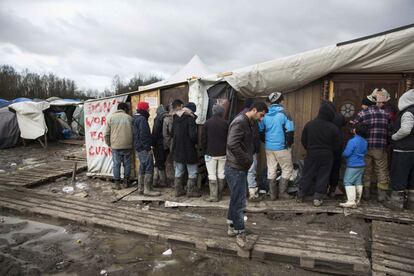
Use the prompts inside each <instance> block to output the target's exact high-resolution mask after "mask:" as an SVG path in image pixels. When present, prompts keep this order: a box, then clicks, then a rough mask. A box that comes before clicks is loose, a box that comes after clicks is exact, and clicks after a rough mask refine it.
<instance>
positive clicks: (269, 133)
mask: <svg viewBox="0 0 414 276" xmlns="http://www.w3.org/2000/svg"><path fill="white" fill-rule="evenodd" d="M283 100H284V98H283V95H282V93H280V92H273V93H271V94H270V95H269V97H268V101H269V102H270V107H269V112H268V113H266V115H265V117H264V119H263V120H262V121H261V122H260V123H259V131H260V132H261V133H264V134H265V148H266V160H267V179H268V181H269V189H270V198H271V199H272V200H275V199H276V198H278V197H279V199H289V198H290V196H289V194H288V193H287V188H288V184H289V179H290V177H291V176H292V172H293V163H292V152H291V149H290V148H291V146H292V144H293V135H294V126H293V121H292V119H291V118H290V117H289V116H288V115H287V114H286V112H285V110H284V107H283V105H282V104H283ZM278 164H279V165H280V167H281V169H282V178H281V179H280V181H279V191H278V189H277V181H276V171H277V165H278Z"/></svg>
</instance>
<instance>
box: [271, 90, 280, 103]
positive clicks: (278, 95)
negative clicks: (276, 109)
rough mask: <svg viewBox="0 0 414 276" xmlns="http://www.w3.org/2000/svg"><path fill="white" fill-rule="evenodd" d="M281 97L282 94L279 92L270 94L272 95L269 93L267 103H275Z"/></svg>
mask: <svg viewBox="0 0 414 276" xmlns="http://www.w3.org/2000/svg"><path fill="white" fill-rule="evenodd" d="M281 96H282V93H280V92H272V93H270V95H269V97H268V99H269V102H270V103H275V102H277V101H278V100H279V99H280V97H281Z"/></svg>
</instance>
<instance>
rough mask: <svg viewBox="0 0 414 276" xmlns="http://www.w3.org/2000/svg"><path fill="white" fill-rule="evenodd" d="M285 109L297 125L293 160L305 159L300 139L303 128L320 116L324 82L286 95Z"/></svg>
mask: <svg viewBox="0 0 414 276" xmlns="http://www.w3.org/2000/svg"><path fill="white" fill-rule="evenodd" d="M284 96H285V104H284V106H285V108H286V110H287V112H288V114H290V116H291V117H292V119H293V122H294V124H295V143H294V145H293V147H292V154H293V159H294V160H297V159H303V158H304V156H305V149H304V148H303V146H302V144H301V142H300V137H301V135H302V130H303V127H304V126H305V124H306V123H307V122H309V121H310V120H312V119H313V118H315V116H316V115H317V114H318V111H319V106H320V103H321V99H322V98H321V97H322V81H320V80H319V81H316V82H313V83H311V84H309V85H307V86H304V87H302V88H300V89H297V90H295V91H292V92H289V93H286V94H285V95H284Z"/></svg>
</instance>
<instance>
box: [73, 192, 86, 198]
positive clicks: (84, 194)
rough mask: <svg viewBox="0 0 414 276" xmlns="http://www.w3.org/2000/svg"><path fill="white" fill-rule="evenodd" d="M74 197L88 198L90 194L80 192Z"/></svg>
mask: <svg viewBox="0 0 414 276" xmlns="http://www.w3.org/2000/svg"><path fill="white" fill-rule="evenodd" d="M73 196H76V197H88V193H87V192H80V193H76V194H74V195H73Z"/></svg>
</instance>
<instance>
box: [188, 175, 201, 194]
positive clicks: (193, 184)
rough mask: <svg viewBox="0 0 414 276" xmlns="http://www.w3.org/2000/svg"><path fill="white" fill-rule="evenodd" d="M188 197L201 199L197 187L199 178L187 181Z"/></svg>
mask: <svg viewBox="0 0 414 276" xmlns="http://www.w3.org/2000/svg"><path fill="white" fill-rule="evenodd" d="M187 196H188V197H200V196H201V194H200V192H199V191H198V187H197V178H189V179H188V181H187Z"/></svg>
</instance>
